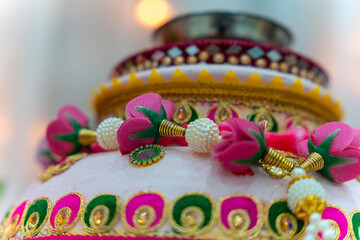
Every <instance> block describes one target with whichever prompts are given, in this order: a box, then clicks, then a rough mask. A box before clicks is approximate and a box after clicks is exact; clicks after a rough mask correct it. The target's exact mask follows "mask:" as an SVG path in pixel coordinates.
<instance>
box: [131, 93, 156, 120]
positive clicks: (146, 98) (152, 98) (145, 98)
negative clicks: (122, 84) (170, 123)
mask: <svg viewBox="0 0 360 240" xmlns="http://www.w3.org/2000/svg"><path fill="white" fill-rule="evenodd" d="M161 101H162V98H161V96H160V95H159V94H156V93H147V94H143V95H141V96H139V97H136V98H134V99H132V100H131V101H130V102H128V104H127V105H126V108H125V111H126V113H127V115H128V116H129V117H131V118H143V119H145V118H147V117H146V116H145V115H144V114H143V113H142V112H139V111H137V110H136V109H135V108H136V107H137V106H141V107H146V108H149V109H151V110H153V111H154V112H156V113H159V114H160V111H161Z"/></svg>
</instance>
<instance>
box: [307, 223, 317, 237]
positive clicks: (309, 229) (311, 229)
mask: <svg viewBox="0 0 360 240" xmlns="http://www.w3.org/2000/svg"><path fill="white" fill-rule="evenodd" d="M306 233H307V234H310V235H313V236H314V235H316V234H317V233H318V230H317V228H316V226H315V225H314V224H309V225H308V226H307V227H306Z"/></svg>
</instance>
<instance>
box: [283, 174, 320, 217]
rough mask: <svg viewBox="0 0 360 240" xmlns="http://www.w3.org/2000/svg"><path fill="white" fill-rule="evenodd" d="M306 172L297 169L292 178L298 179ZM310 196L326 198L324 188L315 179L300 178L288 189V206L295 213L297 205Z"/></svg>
mask: <svg viewBox="0 0 360 240" xmlns="http://www.w3.org/2000/svg"><path fill="white" fill-rule="evenodd" d="M305 174H306V173H305V170H303V169H301V168H296V169H294V170H293V173H292V177H293V178H297V177H301V176H302V175H305ZM309 195H315V196H319V197H320V198H322V199H323V198H325V189H324V187H323V186H322V185H321V184H320V183H319V182H318V181H316V180H315V179H312V178H304V179H302V178H300V179H299V180H297V181H295V182H294V183H293V184H292V185H291V186H290V187H289V189H288V200H287V202H288V206H289V208H290V209H291V210H292V211H293V212H295V208H296V205H297V204H298V202H299V201H300V200H302V199H304V198H306V197H307V196H309Z"/></svg>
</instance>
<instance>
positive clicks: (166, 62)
mask: <svg viewBox="0 0 360 240" xmlns="http://www.w3.org/2000/svg"><path fill="white" fill-rule="evenodd" d="M161 63H162V65H165V66H168V65H170V64H171V58H170V57H167V56H166V57H164V58H163V59H162V61H161Z"/></svg>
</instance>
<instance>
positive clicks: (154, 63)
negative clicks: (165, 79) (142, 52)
mask: <svg viewBox="0 0 360 240" xmlns="http://www.w3.org/2000/svg"><path fill="white" fill-rule="evenodd" d="M157 66H159V63H158V62H157V61H154V62H152V63H151V67H152V68H156V67H157Z"/></svg>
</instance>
